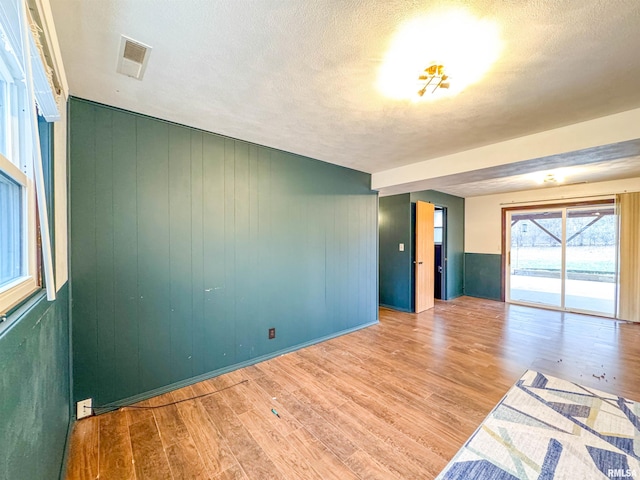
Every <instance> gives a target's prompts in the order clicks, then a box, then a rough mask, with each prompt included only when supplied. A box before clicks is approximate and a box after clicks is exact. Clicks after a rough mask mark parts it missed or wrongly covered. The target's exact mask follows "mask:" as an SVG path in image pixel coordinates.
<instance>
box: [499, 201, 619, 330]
mask: <svg viewBox="0 0 640 480" xmlns="http://www.w3.org/2000/svg"><path fill="white" fill-rule="evenodd" d="M615 203H616V202H615V198H606V199H602V198H601V199H596V200H581V201H576V202H563V203H541V204H534V205H519V206H512V207H502V247H501V262H500V267H501V268H500V270H501V271H500V276H501V278H500V299H501V301H503V302H506V288H507V283H508V280H507V266H508V264H507V256H508V253H509V247H510V240H511V238H510V237H509V234H508V232H509V230H510V229H509V228H508V227H509V224H508V222H507V220H508V218H509V215H510V213H511V212H513V211H523V210H525V211H526V210H543V211H544V210H550V209H567V208H572V207H589V206H599V205H615ZM564 216H565V213H563V228H562V229H563V239H562V240H563V245H562V249H563V254H562V263H563V266H562V272H563V274H562V276H564V271H565V261H566V258H565V257H566V255H565V252H564V250H565V248H566V246H565V245H564V243H565V238H564V235H565V233H564V231H565V221H566V220H565V218H564ZM562 285H563V288H562V292H561V307H560V308H556V307H554V306H552V305H544V306H542V305H537V304H527V303H524V302H518V303H514V305H527V306H532V307H537V308H549V309H552V310H556V311H560V312H576V313H586V314H589V315H600V316H606V317H607V318H617V311H618V308H617V306H616V308H615V309H614V310H615V313H614V316H613V317H610V316H607V315H604V314H601V313H598V312H589V311H580V310H574V309H571V310H567V309H566V308H564V301H565V299H564V293H565V292H564V280H563V282H562ZM616 290H617V288H616ZM616 301H617V299H616Z"/></svg>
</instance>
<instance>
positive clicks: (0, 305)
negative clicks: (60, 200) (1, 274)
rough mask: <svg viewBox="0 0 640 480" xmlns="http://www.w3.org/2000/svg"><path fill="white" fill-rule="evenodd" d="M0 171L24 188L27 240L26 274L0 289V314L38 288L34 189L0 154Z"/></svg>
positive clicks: (27, 179) (23, 175) (22, 174)
mask: <svg viewBox="0 0 640 480" xmlns="http://www.w3.org/2000/svg"><path fill="white" fill-rule="evenodd" d="M0 170H1V171H2V172H3V173H4V174H6V175H8V176H9V177H10V178H11V179H12V180H14V181H15V182H17V183H19V184H20V185H22V186H23V187H25V188H24V197H23V199H24V202H23V209H24V210H23V215H24V218H25V219H26V220H27V221H26V222H25V223H23V228H24V229H25V230H26V231H25V232H24V238H27V239H28V242H26V243H25V245H24V247H25V249H26V251H25V254H26V255H25V258H26V259H27V274H26V275H24V276H22V277H19V278H17V279H15V280H14V281H13V282H11V283H9V284H7V285H5V286H3V287H2V288H0V314H4V313H6V312H7V311H8V310H10V309H11V308H13V307H15V306H16V305H17V304H18V303H20V302H21V301H22V300H24V299H25V298H27V297H28V296H30V295H31V294H33V293H34V292H35V291H37V290H38V289H39V288H40V287H39V286H38V282H37V277H38V262H37V245H36V237H37V232H36V189H35V186H34V183H33V180H30V179H29V178H28V177H27V175H25V174H24V173H23V172H22V171H21V170H20V169H19V168H18V167H17V166H16V165H14V164H13V163H12V162H10V161H9V160H8V159H7V158H5V157H4V156H3V155H1V154H0Z"/></svg>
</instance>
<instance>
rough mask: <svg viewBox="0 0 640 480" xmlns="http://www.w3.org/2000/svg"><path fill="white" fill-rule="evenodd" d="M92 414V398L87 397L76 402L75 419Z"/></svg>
mask: <svg viewBox="0 0 640 480" xmlns="http://www.w3.org/2000/svg"><path fill="white" fill-rule="evenodd" d="M91 415H93V399H91V398H87V399H86V400H81V401H79V402H78V403H76V419H78V420H80V419H81V418H85V417H90V416H91Z"/></svg>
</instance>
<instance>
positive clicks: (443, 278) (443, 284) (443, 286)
mask: <svg viewBox="0 0 640 480" xmlns="http://www.w3.org/2000/svg"><path fill="white" fill-rule="evenodd" d="M435 209H436V210H442V248H441V249H440V257H441V259H440V263H441V264H442V273H441V274H440V296H441V297H442V298H441V300H446V299H447V271H448V266H449V265H448V264H449V261H448V257H447V214H448V213H447V207H445V206H444V205H438V204H435Z"/></svg>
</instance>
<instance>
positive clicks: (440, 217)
mask: <svg viewBox="0 0 640 480" xmlns="http://www.w3.org/2000/svg"><path fill="white" fill-rule="evenodd" d="M446 225H447V209H446V208H445V207H439V206H437V205H436V207H435V211H434V216H433V230H434V234H433V244H434V245H433V246H434V258H435V261H434V292H433V296H434V297H435V298H437V299H438V300H444V299H446V298H447V292H446V289H447V282H446V268H445V265H446V250H447V247H446V245H447V240H446V235H447V228H446Z"/></svg>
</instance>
